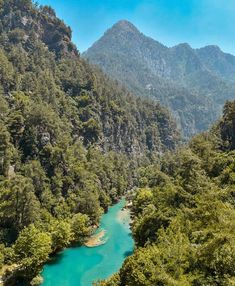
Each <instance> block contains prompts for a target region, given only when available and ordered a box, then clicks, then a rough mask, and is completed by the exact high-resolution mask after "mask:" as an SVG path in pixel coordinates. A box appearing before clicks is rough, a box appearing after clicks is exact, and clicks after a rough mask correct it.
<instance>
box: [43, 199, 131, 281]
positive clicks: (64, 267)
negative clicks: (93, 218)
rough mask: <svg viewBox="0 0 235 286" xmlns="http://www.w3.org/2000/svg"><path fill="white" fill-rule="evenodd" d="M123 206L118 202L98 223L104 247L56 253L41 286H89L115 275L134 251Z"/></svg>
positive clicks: (44, 270) (81, 248)
mask: <svg viewBox="0 0 235 286" xmlns="http://www.w3.org/2000/svg"><path fill="white" fill-rule="evenodd" d="M124 205H125V200H121V201H120V202H119V203H118V204H116V205H114V206H112V207H110V208H109V211H108V213H107V214H104V215H103V217H102V219H101V223H100V228H99V229H98V230H97V231H98V232H99V231H101V230H105V237H104V239H105V240H107V241H106V243H105V244H103V245H100V246H98V247H93V248H88V247H85V246H82V247H74V248H68V249H66V250H64V251H63V252H61V253H59V254H58V255H57V256H56V257H55V259H54V260H53V261H52V262H50V263H48V264H47V265H45V267H44V269H43V272H42V276H43V279H44V282H43V283H42V285H41V286H91V285H92V283H93V282H95V281H97V280H100V279H105V278H108V277H109V276H111V275H112V274H114V273H115V272H117V271H118V270H119V269H120V267H121V265H122V263H123V261H124V259H125V258H126V257H127V256H128V255H130V254H131V253H132V252H133V248H134V241H133V239H132V237H131V231H130V228H129V223H130V216H129V214H127V215H126V214H125V213H124V212H123V211H122V208H123V206H124Z"/></svg>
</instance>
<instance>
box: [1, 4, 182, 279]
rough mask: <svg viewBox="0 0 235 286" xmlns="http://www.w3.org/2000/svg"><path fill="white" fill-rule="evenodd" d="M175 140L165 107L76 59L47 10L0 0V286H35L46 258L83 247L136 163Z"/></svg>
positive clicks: (131, 179)
mask: <svg viewBox="0 0 235 286" xmlns="http://www.w3.org/2000/svg"><path fill="white" fill-rule="evenodd" d="M178 139H179V133H178V131H177V130H176V124H175V123H174V121H173V120H172V118H171V116H170V114H169V112H168V111H167V110H166V109H165V108H163V107H161V106H160V105H159V103H156V102H153V101H151V100H144V99H141V98H137V97H135V96H133V95H132V94H131V93H130V92H129V91H127V90H126V89H124V88H123V87H121V86H120V85H119V84H118V83H117V82H115V81H113V80H111V79H109V78H108V77H107V76H106V75H105V74H103V73H102V72H101V71H100V70H97V69H95V68H93V67H91V66H90V65H89V64H88V63H87V62H86V61H85V60H84V59H82V58H81V57H80V55H79V52H78V51H77V49H76V47H75V46H74V44H73V43H72V42H71V29H70V28H69V27H67V26H66V25H65V23H64V22H63V21H62V20H60V19H58V18H57V17H56V14H55V11H54V10H53V9H52V8H50V7H48V6H38V5H37V4H36V3H34V2H32V1H31V0H1V1H0V273H1V279H0V280H1V281H2V279H3V280H4V282H5V283H4V284H7V285H38V284H39V283H38V280H37V278H35V279H36V280H37V281H36V280H34V281H33V282H32V283H31V280H32V279H33V278H34V277H35V276H37V274H38V273H39V272H40V270H41V268H42V265H43V264H44V263H45V261H47V259H48V257H49V255H50V254H53V253H55V252H57V251H60V250H61V249H63V248H65V247H67V246H69V245H71V244H72V243H80V244H82V243H83V242H84V241H85V240H86V238H87V236H89V235H90V234H91V231H92V228H91V226H95V225H98V223H99V218H100V216H101V214H102V213H103V212H104V211H106V210H107V209H108V206H109V205H110V204H112V203H114V202H116V201H117V200H118V198H120V196H122V195H123V194H125V192H126V191H127V190H128V189H130V188H132V187H133V185H134V183H135V178H136V176H135V173H136V171H135V168H136V167H137V166H138V165H139V163H140V162H141V160H142V161H144V162H148V161H150V160H152V158H153V157H155V156H158V157H159V154H162V153H163V152H164V151H166V150H169V149H174V148H175V146H176V145H177V143H178ZM2 266H4V267H3V269H1V268H2ZM8 266H9V267H8ZM0 284H1V283H0Z"/></svg>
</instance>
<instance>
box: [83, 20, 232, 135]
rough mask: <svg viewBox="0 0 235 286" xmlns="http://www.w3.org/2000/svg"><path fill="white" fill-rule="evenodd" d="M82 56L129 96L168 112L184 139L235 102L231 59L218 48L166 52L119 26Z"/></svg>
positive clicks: (126, 25) (132, 29) (180, 48)
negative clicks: (147, 99) (228, 102)
mask: <svg viewBox="0 0 235 286" xmlns="http://www.w3.org/2000/svg"><path fill="white" fill-rule="evenodd" d="M83 57H85V58H86V59H88V60H89V61H90V62H91V63H93V64H95V65H98V66H99V67H101V68H102V69H103V70H104V71H105V72H106V73H107V74H108V75H110V76H111V77H113V78H115V79H117V80H118V81H120V82H121V83H122V84H124V85H125V86H126V87H127V88H128V89H129V90H131V91H132V92H133V93H134V94H136V95H137V96H141V97H153V98H155V99H156V100H158V101H160V103H162V104H163V105H165V106H167V107H168V108H169V109H171V110H172V112H173V114H174V116H175V118H176V120H177V122H178V125H179V126H180V127H181V129H182V131H183V134H184V136H185V137H186V138H188V137H191V136H192V135H194V134H196V133H198V132H200V131H204V130H206V129H208V128H209V126H210V125H211V124H212V122H213V121H215V120H216V119H218V118H219V116H220V115H221V111H222V107H223V104H224V102H225V101H226V100H229V99H233V98H234V97H235V57H234V56H232V55H230V54H226V53H224V52H222V51H221V50H220V48H219V47H217V46H206V47H204V48H201V49H193V48H191V47H190V45H189V44H186V43H184V44H179V45H177V46H174V47H172V48H168V47H166V46H164V45H163V44H161V43H159V42H157V41H155V40H153V39H151V38H149V37H147V36H145V35H144V34H142V33H141V32H140V31H139V30H138V29H137V28H136V27H135V26H134V25H133V24H131V23H130V22H128V21H125V20H123V21H119V22H118V23H116V24H115V25H114V26H113V27H112V28H111V29H109V30H108V31H107V32H105V34H104V35H103V36H102V37H101V39H99V40H98V41H97V42H95V43H94V45H93V46H92V47H91V48H89V49H88V50H87V51H86V52H85V53H84V54H83Z"/></svg>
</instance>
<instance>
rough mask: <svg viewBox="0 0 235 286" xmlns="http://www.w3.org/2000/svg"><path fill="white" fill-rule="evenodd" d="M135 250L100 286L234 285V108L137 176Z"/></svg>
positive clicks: (229, 106) (226, 109)
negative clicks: (187, 143) (207, 130)
mask: <svg viewBox="0 0 235 286" xmlns="http://www.w3.org/2000/svg"><path fill="white" fill-rule="evenodd" d="M138 181H139V190H138V192H137V195H136V197H135V198H134V201H133V217H134V222H133V227H132V230H133V235H134V238H135V241H136V246H137V249H136V250H135V253H134V255H132V256H131V257H129V258H127V259H126V262H125V263H124V265H123V267H122V268H121V270H120V272H119V273H118V274H117V275H115V276H114V277H113V278H112V279H110V280H109V281H107V282H102V283H100V284H99V285H102V286H126V285H128V286H150V285H164V286H176V285H179V286H186V285H189V286H203V285H208V286H209V285H211V286H216V285H220V286H232V285H234V283H235V271H234V265H235V232H234V229H235V193H234V187H235V102H234V101H233V102H227V103H226V105H225V107H224V113H223V118H222V119H221V121H220V122H219V123H218V124H217V125H216V126H215V127H214V128H213V129H212V130H211V131H210V132H208V133H202V134H201V135H197V136H196V137H194V138H193V139H192V140H191V141H190V143H189V146H188V147H184V148H180V149H178V150H177V152H174V153H169V154H166V155H165V156H164V157H163V158H162V160H161V162H160V163H159V162H156V164H153V165H150V166H147V167H145V168H140V169H139V175H138Z"/></svg>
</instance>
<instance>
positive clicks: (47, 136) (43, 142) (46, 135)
mask: <svg viewBox="0 0 235 286" xmlns="http://www.w3.org/2000/svg"><path fill="white" fill-rule="evenodd" d="M50 141H51V135H50V133H48V132H44V133H42V135H41V145H42V146H46V145H47V144H49V143H50Z"/></svg>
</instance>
